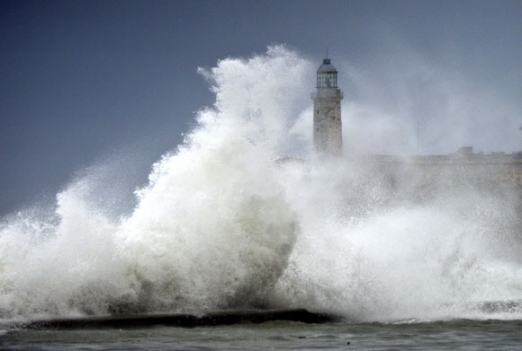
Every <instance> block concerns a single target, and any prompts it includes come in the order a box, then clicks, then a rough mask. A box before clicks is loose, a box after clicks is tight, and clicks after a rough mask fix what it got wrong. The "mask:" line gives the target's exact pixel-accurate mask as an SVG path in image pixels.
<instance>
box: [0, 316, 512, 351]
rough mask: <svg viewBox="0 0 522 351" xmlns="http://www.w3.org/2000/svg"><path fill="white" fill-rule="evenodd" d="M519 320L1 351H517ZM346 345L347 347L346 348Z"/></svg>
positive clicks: (133, 338) (54, 341) (82, 336)
mask: <svg viewBox="0 0 522 351" xmlns="http://www.w3.org/2000/svg"><path fill="white" fill-rule="evenodd" d="M521 330H522V322H520V321H470V320H454V321H446V322H431V323H419V322H410V323H400V324H381V323H369V324H349V323H335V324H322V325H309V324H304V323H289V322H270V323H264V324H250V325H241V326H224V327H208V328H207V327H201V328H194V329H185V328H168V327H155V328H149V329H130V330H129V329H126V330H114V329H103V330H76V331H29V330H20V331H11V332H9V333H7V334H3V335H0V349H2V350H247V349H248V350H269V349H276V350H350V349H353V350H519V349H520V345H522V333H521ZM348 343H349V344H348Z"/></svg>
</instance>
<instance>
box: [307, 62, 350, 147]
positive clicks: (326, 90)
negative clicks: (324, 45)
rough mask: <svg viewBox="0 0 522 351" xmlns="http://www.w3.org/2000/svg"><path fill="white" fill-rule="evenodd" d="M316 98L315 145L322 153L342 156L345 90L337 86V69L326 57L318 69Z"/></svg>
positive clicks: (314, 98)
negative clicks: (342, 101)
mask: <svg viewBox="0 0 522 351" xmlns="http://www.w3.org/2000/svg"><path fill="white" fill-rule="evenodd" d="M312 99H313V100H314V147H315V150H316V152H317V153H319V154H321V155H330V156H337V157H342V155H343V134H342V121H341V100H342V99H343V92H342V91H341V90H340V89H339V88H338V87H337V70H336V69H335V67H334V66H333V65H332V64H331V62H330V59H324V60H323V64H322V65H321V66H319V69H318V70H317V85H316V91H315V92H314V93H312Z"/></svg>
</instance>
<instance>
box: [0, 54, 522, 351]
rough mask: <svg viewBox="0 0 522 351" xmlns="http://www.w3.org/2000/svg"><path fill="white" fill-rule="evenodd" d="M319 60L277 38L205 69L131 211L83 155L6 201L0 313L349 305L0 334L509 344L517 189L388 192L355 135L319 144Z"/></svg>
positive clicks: (277, 344)
mask: <svg viewBox="0 0 522 351" xmlns="http://www.w3.org/2000/svg"><path fill="white" fill-rule="evenodd" d="M315 66H316V65H314V64H313V63H312V62H310V61H309V60H307V59H306V58H303V57H302V56H301V55H299V54H298V53H296V52H294V51H291V50H288V49H286V48H284V47H280V46H275V47H271V48H269V49H268V51H267V53H265V54H261V55H256V56H253V57H251V58H248V59H239V58H227V59H224V60H221V61H219V62H218V64H217V65H216V67H214V68H212V69H209V70H201V73H202V75H203V76H204V77H205V78H206V79H208V80H209V83H210V85H211V89H212V90H213V92H214V93H215V94H216V102H215V104H214V105H213V106H209V107H205V108H202V109H201V110H200V111H199V112H198V116H197V121H196V126H195V128H194V129H193V130H192V132H191V133H189V134H188V135H187V136H186V140H185V142H184V144H183V145H180V146H179V147H178V148H177V149H176V150H173V151H171V152H169V153H167V154H165V155H164V156H163V157H162V158H161V159H160V160H159V161H158V162H157V163H155V164H154V165H153V166H152V171H151V174H150V176H149V183H148V184H147V185H146V186H143V187H141V188H140V189H138V190H137V191H136V193H135V196H136V200H135V206H134V209H133V210H132V211H130V212H129V211H123V210H121V209H119V208H113V207H111V206H109V205H108V204H110V203H111V201H108V199H107V197H111V196H114V194H113V192H111V191H112V189H114V185H113V184H111V182H110V180H109V181H107V182H105V183H104V182H101V183H100V182H99V177H98V173H97V171H96V170H95V169H93V170H92V172H91V173H89V174H86V175H84V176H83V177H81V178H80V179H77V180H76V181H74V182H72V183H71V184H70V185H69V186H68V187H67V188H66V189H65V190H64V191H63V192H61V193H59V194H57V196H56V203H55V204H52V205H51V206H50V208H51V211H49V209H48V208H45V209H43V208H36V209H35V208H31V209H27V210H22V211H20V212H18V213H15V214H13V215H11V216H7V217H5V218H3V219H2V220H1V223H0V319H1V321H2V322H4V323H9V321H13V320H31V319H37V318H53V317H74V316H92V315H106V314H120V313H124V314H132V313H153V312H194V313H200V312H204V311H209V310H221V309H236V308H265V307H269V308H295V307H298V308H303V307H304V308H307V309H310V310H312V311H320V312H327V313H332V314H336V315H340V316H343V317H344V318H345V322H343V323H334V324H331V323H330V324H324V325H306V324H299V323H282V322H272V323H266V324H262V325H241V326H228V327H216V328H194V329H182V328H163V327H156V328H150V329H134V330H121V331H120V330H113V329H106V330H78V331H54V330H40V331H30V330H11V329H6V330H3V331H2V335H0V345H1V346H2V347H3V348H6V349H16V348H18V349H30V348H33V349H132V348H147V349H149V348H150V349H178V348H179V349H196V348H197V349H201V348H210V349H234V348H246V347H248V348H259V349H266V348H276V349H287V348H288V349H292V348H298V349H307V348H308V349H317V348H325V349H341V348H343V349H345V348H347V347H357V348H358V349H364V348H371V349H379V348H381V349H401V350H402V349H416V348H417V349H445V348H452V349H477V348H481V349H482V348H492V349H514V348H515V346H514V345H516V344H517V343H518V342H519V341H520V337H519V336H518V334H521V333H519V332H518V331H519V330H520V320H521V317H522V308H521V304H520V300H521V299H522V255H521V253H522V238H521V235H520V219H519V213H518V212H519V207H517V206H518V203H517V201H518V199H517V198H516V197H513V196H511V195H512V194H506V193H487V194H486V193H481V192H479V191H477V190H476V189H474V188H473V187H465V188H462V189H454V191H451V192H444V193H442V192H441V193H437V194H432V195H431V196H430V197H428V198H419V197H418V196H417V194H416V192H415V188H412V187H411V184H410V183H408V182H404V183H400V182H399V183H398V184H396V187H395V188H394V189H393V191H392V189H390V188H389V187H388V186H387V185H386V184H388V183H387V182H386V179H384V177H383V176H382V174H380V173H379V172H377V170H376V169H375V168H374V167H373V166H372V165H371V163H369V162H367V160H366V159H365V158H364V157H363V156H362V155H364V152H363V151H364V150H362V151H361V150H358V153H357V154H352V153H347V156H346V157H345V158H344V159H343V160H330V159H324V158H320V157H317V156H316V155H314V153H313V152H312V150H311V130H312V129H311V118H312V114H311V101H310V99H309V96H310V95H309V93H310V90H311V89H312V88H311V87H310V85H311V84H312V85H313V82H314V77H313V75H314V72H315V69H316V67H315ZM281 77H284V79H282V78H281ZM310 82H312V83H310ZM341 85H342V84H341ZM350 106H351V105H350V104H348V105H343V115H344V116H347V117H345V118H349V117H350V116H351V114H352V113H353V111H352V110H351V109H350ZM348 125H349V123H348ZM346 148H347V150H350V149H349V148H350V141H347V143H346ZM345 153H346V150H345ZM282 155H284V156H291V157H298V158H301V159H303V160H302V161H301V160H296V159H286V160H282V159H281V156H282ZM405 165H406V167H407V166H408V161H407V158H405ZM348 341H350V345H347V342H348ZM479 345H480V346H479ZM495 345H496V346H495Z"/></svg>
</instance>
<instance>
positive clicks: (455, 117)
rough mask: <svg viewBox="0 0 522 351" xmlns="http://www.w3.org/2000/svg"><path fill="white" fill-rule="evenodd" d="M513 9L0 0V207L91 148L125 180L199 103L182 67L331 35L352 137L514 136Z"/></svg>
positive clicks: (516, 4)
mask: <svg viewBox="0 0 522 351" xmlns="http://www.w3.org/2000/svg"><path fill="white" fill-rule="evenodd" d="M521 18H522V2H521V1H519V0H515V1H478V0H475V1H455V0H451V1H440V0H437V1H417V0H413V1H349V0H341V1H335V0H321V1H319V0H317V1H309V0H300V1H294V0H285V1H280V0H276V1H263V0H260V1H246V0H245V1H237V0H236V1H233V0H222V1H215V0H208V1H207V0H204V1H200V0H191V1H134V0H121V1H111V0H103V1H101V0H100V1H81V0H78V1H20V0H16V1H6V0H2V1H0V75H1V83H0V123H1V128H0V164H1V168H0V215H2V214H7V213H9V212H12V211H15V210H17V209H19V208H21V207H23V206H25V205H28V204H31V203H32V202H34V201H40V200H41V199H45V198H46V196H51V197H52V196H54V194H55V193H56V192H57V191H59V190H60V189H61V188H62V187H63V186H65V185H66V184H67V183H68V182H70V181H71V180H72V179H74V176H75V174H78V173H81V172H82V170H84V169H85V168H86V167H90V166H92V165H95V164H97V163H100V162H101V163H103V162H108V163H111V162H112V164H113V165H115V166H114V167H115V168H117V169H118V170H119V171H120V172H119V173H120V175H119V176H117V177H116V176H115V177H114V178H113V180H114V181H115V182H119V181H120V180H121V179H122V175H121V173H124V174H126V176H127V177H128V178H129V179H130V180H127V181H126V182H127V183H128V184H130V192H132V187H136V186H138V185H140V184H143V182H145V181H146V175H147V174H148V171H149V169H150V166H151V164H152V163H153V162H154V161H155V160H157V159H158V158H159V157H160V156H161V154H163V153H164V152H165V151H168V150H171V149H173V148H175V146H176V145H178V144H179V143H180V142H181V141H182V136H181V133H183V132H187V131H188V130H189V129H190V127H191V126H193V125H194V113H195V111H196V110H198V109H199V108H201V107H203V106H206V105H210V104H212V102H213V96H212V94H211V93H210V92H209V89H208V84H207V82H206V81H205V80H204V79H203V78H202V77H201V75H199V74H198V73H197V68H198V67H207V68H209V67H213V66H214V65H215V64H216V62H217V60H219V59H223V58H226V57H228V56H242V57H249V56H251V55H253V54H254V53H263V52H265V51H266V47H267V46H268V45H270V44H286V45H287V46H288V47H289V48H290V49H293V50H297V51H298V52H300V53H301V54H302V55H304V56H305V57H308V58H310V59H311V60H316V61H317V65H319V64H320V62H321V61H320V60H321V59H322V58H323V55H324V51H325V48H326V46H328V47H329V48H330V56H331V58H332V60H333V62H334V65H335V66H336V67H337V69H338V70H339V74H340V87H341V88H342V89H343V90H344V91H345V101H344V103H345V104H346V105H343V113H344V112H345V111H348V112H347V113H345V114H344V118H345V119H346V118H349V120H348V121H346V120H345V124H346V127H345V128H348V127H349V128H351V129H350V130H354V131H356V132H353V133H351V134H350V132H349V133H348V137H351V138H352V140H356V141H357V138H358V137H360V138H361V142H363V141H364V140H367V139H368V138H370V139H371V138H372V135H373V136H376V138H380V137H382V135H381V134H379V133H385V132H386V131H387V130H389V129H390V128H391V129H393V128H396V126H397V125H401V123H403V124H404V125H409V126H410V129H411V126H412V125H418V126H419V130H420V134H421V135H422V138H421V139H422V143H421V146H420V150H419V151H420V152H423V153H446V152H451V151H452V150H454V149H455V148H456V147H459V146H462V145H473V146H474V147H475V148H476V149H477V150H479V151H485V152H491V151H505V152H513V151H518V150H521V149H522V143H521V140H522V132H520V131H519V130H518V128H519V127H520V126H522V102H521V99H520V97H521V96H522V84H521V82H522V21H521ZM314 83H315V82H314V81H313V80H312V81H311V82H310V91H312V90H313V85H314ZM345 107H347V108H345ZM365 116H367V117H365ZM365 118H366V119H365ZM367 121H373V122H375V123H373V124H372V123H367ZM386 123H390V128H388V129H387V128H386V127H384V128H383V127H382V126H383V125H384V126H386ZM361 126H363V127H364V130H363V129H362V127H361ZM372 126H379V128H380V129H378V128H377V127H375V128H374V129H372V128H373V127H372ZM358 128H359V129H358ZM405 128H406V127H405ZM406 129H407V128H406ZM365 131H368V135H364V133H365ZM361 135H362V136H361ZM400 138H401V137H398V139H400ZM413 143H415V142H414V141H410V144H413ZM409 146H410V147H411V145H409ZM376 151H377V152H378V151H379V148H378V147H376ZM402 151H404V150H401V149H400V148H398V152H402ZM124 155H125V156H124ZM130 155H132V157H131V156H130ZM107 160H109V161H107ZM115 160H116V161H115ZM116 173H118V172H116ZM107 178H108V179H111V172H108V175H107Z"/></svg>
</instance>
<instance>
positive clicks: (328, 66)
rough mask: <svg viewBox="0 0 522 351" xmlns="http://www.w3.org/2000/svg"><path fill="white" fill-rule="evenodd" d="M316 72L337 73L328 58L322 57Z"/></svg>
mask: <svg viewBox="0 0 522 351" xmlns="http://www.w3.org/2000/svg"><path fill="white" fill-rule="evenodd" d="M317 73H337V70H336V69H335V67H334V66H333V65H332V64H331V62H330V59H323V64H322V65H321V66H319V69H318V70H317Z"/></svg>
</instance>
